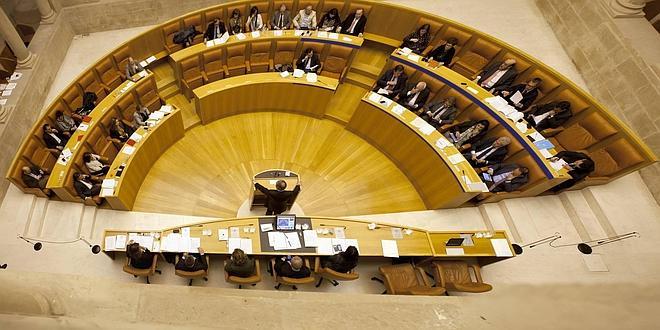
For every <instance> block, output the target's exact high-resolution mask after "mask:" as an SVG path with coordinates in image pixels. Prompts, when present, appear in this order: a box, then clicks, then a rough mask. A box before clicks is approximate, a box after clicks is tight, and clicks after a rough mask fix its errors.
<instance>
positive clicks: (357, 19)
mask: <svg viewBox="0 0 660 330" xmlns="http://www.w3.org/2000/svg"><path fill="white" fill-rule="evenodd" d="M365 25H367V17H366V16H364V9H362V8H360V9H358V10H356V11H355V12H354V13H352V14H350V15H348V17H346V19H345V20H344V22H343V23H341V26H340V27H339V28H337V32H341V33H344V34H350V35H354V36H358V37H362V34H363V33H364V26H365Z"/></svg>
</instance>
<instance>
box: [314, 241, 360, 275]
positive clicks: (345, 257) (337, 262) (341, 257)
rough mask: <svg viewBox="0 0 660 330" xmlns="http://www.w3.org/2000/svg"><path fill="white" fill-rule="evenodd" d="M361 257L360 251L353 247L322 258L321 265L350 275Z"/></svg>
mask: <svg viewBox="0 0 660 330" xmlns="http://www.w3.org/2000/svg"><path fill="white" fill-rule="evenodd" d="M359 256H360V254H359V253H358V249H357V248H356V247H355V246H352V245H351V246H349V247H348V248H346V251H343V252H339V253H337V254H335V255H332V256H329V257H324V258H321V264H322V265H323V268H330V269H332V270H334V271H336V272H338V273H348V272H350V271H351V270H353V268H355V266H357V263H358V257H359Z"/></svg>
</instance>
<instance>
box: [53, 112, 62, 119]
mask: <svg viewBox="0 0 660 330" xmlns="http://www.w3.org/2000/svg"><path fill="white" fill-rule="evenodd" d="M62 116H64V113H63V112H62V111H55V118H62Z"/></svg>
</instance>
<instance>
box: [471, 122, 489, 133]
mask: <svg viewBox="0 0 660 330" xmlns="http://www.w3.org/2000/svg"><path fill="white" fill-rule="evenodd" d="M488 125H490V123H489V122H488V120H480V121H478V122H477V123H476V124H474V126H475V128H476V129H478V130H479V131H480V132H483V131H485V130H487V129H488Z"/></svg>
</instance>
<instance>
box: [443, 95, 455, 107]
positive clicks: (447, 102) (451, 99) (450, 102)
mask: <svg viewBox="0 0 660 330" xmlns="http://www.w3.org/2000/svg"><path fill="white" fill-rule="evenodd" d="M455 104H456V98H455V97H453V96H450V97H448V98H447V99H446V100H445V105H446V106H448V107H450V106H453V105H455Z"/></svg>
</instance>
